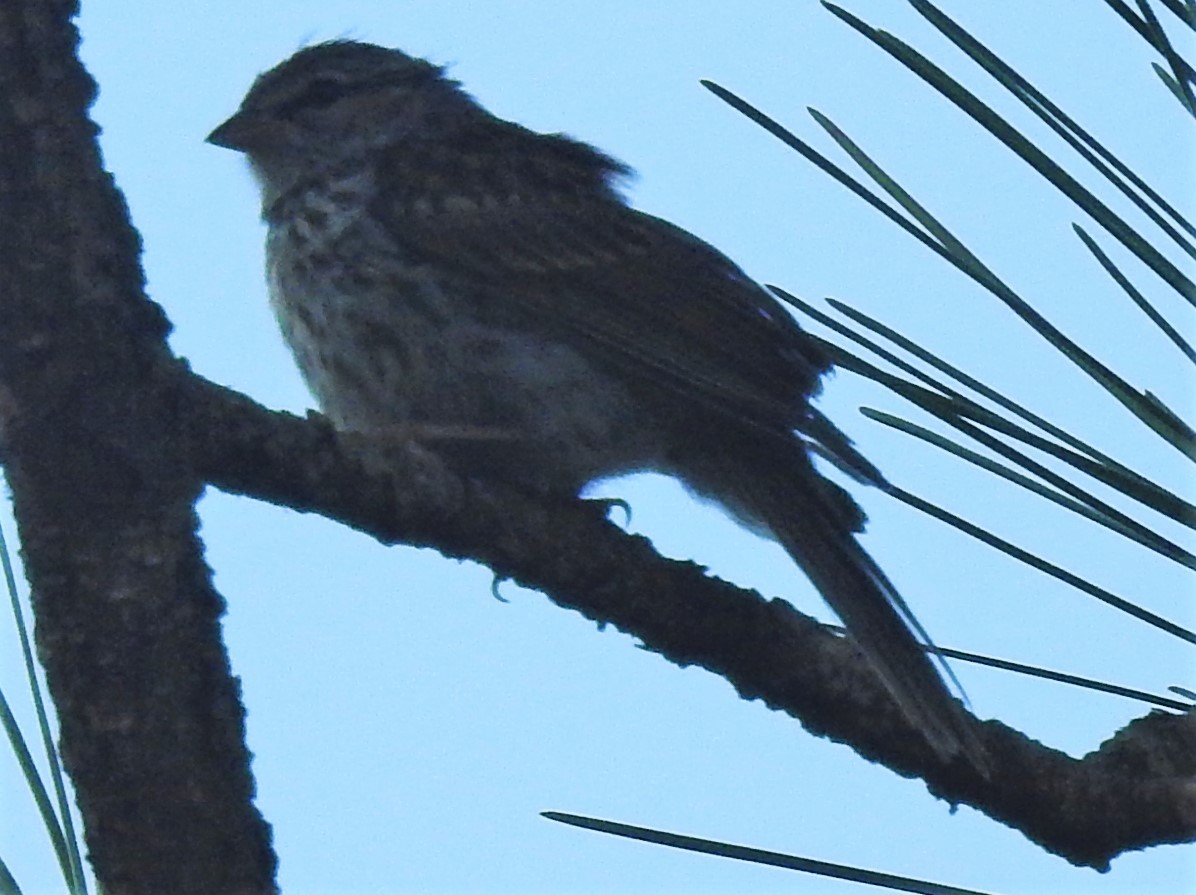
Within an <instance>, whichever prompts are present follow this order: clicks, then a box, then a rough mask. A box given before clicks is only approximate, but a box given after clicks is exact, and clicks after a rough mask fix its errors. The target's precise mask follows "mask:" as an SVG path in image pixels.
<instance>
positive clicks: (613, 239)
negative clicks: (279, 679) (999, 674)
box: [207, 40, 983, 766]
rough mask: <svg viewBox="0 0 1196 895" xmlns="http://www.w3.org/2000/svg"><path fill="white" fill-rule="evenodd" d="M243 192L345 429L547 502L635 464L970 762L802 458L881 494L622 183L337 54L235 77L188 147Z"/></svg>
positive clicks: (793, 380) (321, 388)
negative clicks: (397, 437)
mask: <svg viewBox="0 0 1196 895" xmlns="http://www.w3.org/2000/svg"><path fill="white" fill-rule="evenodd" d="M207 140H208V142H209V143H212V144H214V145H216V146H221V147H225V148H228V149H232V150H236V151H238V152H240V153H243V154H244V155H245V156H246V157H247V159H248V162H249V166H250V168H251V170H252V172H253V174H254V176H255V179H256V181H257V184H258V186H259V188H260V192H261V199H262V218H263V220H264V222H265V224H266V226H267V236H266V272H267V283H268V289H269V295H270V303H271V305H272V308H273V311H274V313H275V316H276V317H277V319H278V322H279V325H280V328H281V330H282V334H283V337H284V339H285V341H286V342H287V344H288V345H289V347H290V349H291V351H292V352H293V354H294V356H295V359H296V362H297V365H298V367H299V370H300V372H301V373H302V375H303V377H304V379H305V381H306V383H307V385H308V387H309V389H310V390H311V392H312V394H313V396H314V397H315V399H316V401H317V403H318V404H319V406H320V409H321V411H322V412H323V413H324V414H325V415H326V416H327V417H328V418H329V420H330V421H331V422H332V424H333V425H334V426H335V427H336V428H337V429H340V430H344V431H345V432H352V433H358V434H365V435H367V436H368V435H369V434H370V433H375V434H378V435H381V434H384V433H387V432H391V433H394V432H396V431H399V432H402V431H405V432H418V431H419V430H420V427H421V426H425V427H429V429H435V430H437V431H448V432H453V431H458V432H461V433H465V434H462V436H461V437H459V438H452V437H448V438H442V439H440V440H438V441H437V444H436V450H437V451H440V452H442V453H443V455H444V457H445V459H446V460H448V461H450V462H452V463H457V464H461V468H462V469H464V470H466V471H467V472H468V474H469V475H471V476H476V477H478V478H490V479H493V480H495V481H501V482H504V483H506V484H508V485H510V486H512V487H516V488H519V489H522V490H524V491H526V492H528V493H530V494H533V495H537V496H542V497H545V498H552V499H566V500H569V499H574V498H576V497H578V496H579V495H580V493H581V491H582V489H584V488H585V487H586V486H587V485H588V484H589V483H591V482H593V481H594V480H596V479H599V478H606V477H611V476H615V475H619V474H624V473H632V472H641V471H652V472H658V473H663V474H665V475H668V476H671V477H673V478H675V479H678V480H679V481H680V482H681V483H682V484H683V485H684V486H685V487H686V488H687V489H688V490H689V491H690V492H691V493H693V494H695V495H696V496H698V497H700V498H704V499H706V500H709V501H712V502H714V503H715V504H717V505H719V506H720V507H722V508H723V509H724V510H725V511H726V512H727V513H728V514H729V515H730V516H731V517H732V518H733V519H734V520H735V521H737V522H738V523H740V524H741V525H743V526H744V527H746V528H748V529H749V530H751V531H753V532H756V533H758V534H761V535H763V536H766V537H769V538H772V539H774V540H776V541H777V542H779V543H780V544H781V546H783V547H784V549H785V550H786V552H787V553H788V554H789V556H790V557H792V559H793V561H794V562H795V563H796V564H797V566H798V567H800V569H801V570H802V571H803V572H804V573H805V575H806V576H807V577H808V578H809V580H810V581H811V582H812V584H813V585H814V587H815V588H816V589H817V590H818V592H819V593H820V594H821V595H822V597H823V598H824V599H825V601H826V602H827V603H828V604H829V606H830V607H831V609H832V610H833V611H834V612H835V613H836V614H837V615H838V616H839V618H840V619H841V620H842V621H843V623H844V625H845V626H846V628H847V631H848V632H849V634H850V635H851V637H853V638H854V640H855V641H856V643H857V644H858V646H859V647H860V649H861V651H862V653H863V655H864V656H865V657H866V658H867V660H868V662H869V664H870V666H871V667H872V668H873V669H874V670H875V672H876V674H877V675H878V676H879V678H880V680H881V681H882V682H883V683H884V685H885V686H886V687H887V690H888V692H889V693H890V694H891V696H892V698H893V699H894V700H895V702H896V704H897V705H898V706H899V707H900V709H901V710H902V711H903V712H904V714H905V716H906V717H907V719H908V720H909V722H910V723H911V724H912V726H913V727H914V728H915V729H917V730H918V731H920V733H921V735H922V736H923V738H924V739H925V740H926V742H927V743H928V744H929V745H930V746H931V747H932V749H933V751H934V752H935V753H936V754H937V755H938V756H939V758H940V759H941V760H942V761H944V762H952V761H954V760H955V759H956V758H957V757H959V756H963V758H964V760H965V761H970V762H971V764H972V765H973V766H976V765H979V764H981V763H982V762H983V758H982V757H980V756H981V749H980V747H979V745H978V741H977V739H976V736H975V734H974V732H973V729H972V727H971V719H970V718H969V717H968V716H967V714H966V713H965V712H964V711H963V709H962V706H961V704H960V701H959V700H958V699H957V698H956V697H955V696H954V695H953V694H952V693H951V691H950V690H949V688H948V687H947V685H946V684H945V683H944V680H943V678H942V676H940V674H939V672H938V670H937V669H936V667H935V665H934V663H933V662H932V661H931V660H930V658H928V656H927V650H926V649H925V648H924V644H927V645H928V644H929V638H927V637H926V635H925V631H924V630H923V629H922V627H921V625H920V624H919V623H918V622H917V619H916V618H915V617H914V615H913V614H912V612H911V611H910V609H909V608H908V606H907V604H906V603H905V601H904V600H903V598H902V596H901V595H900V593H899V592H898V591H897V589H896V587H895V586H894V585H893V584H892V582H891V581H890V580H889V578H888V577H887V576H886V575H885V573H884V572H883V571H882V569H881V568H880V566H879V565H878V564H877V563H876V562H875V561H874V560H873V558H872V557H871V556H870V555H869V554H868V553H867V552H866V551H865V549H864V548H863V546H862V545H861V544H860V543H859V541H858V539H857V535H858V534H859V533H860V532H861V531H862V530H863V527H864V523H865V516H864V513H863V511H862V510H861V509H860V507H859V506H858V504H857V503H856V502H855V500H854V499H853V498H852V496H851V495H850V494H849V492H848V491H847V490H846V488H845V487H843V486H842V485H840V484H838V483H837V482H835V481H832V479H831V478H829V477H827V476H826V475H824V474H823V473H822V472H820V470H819V469H818V467H817V466H816V465H815V462H814V457H815V456H819V457H821V458H823V459H825V460H829V461H830V462H831V463H832V464H833V465H835V466H837V467H839V468H840V469H841V470H842V471H844V472H845V473H847V474H848V475H849V476H850V477H852V478H854V479H857V480H859V481H861V482H863V483H866V484H872V485H879V486H882V487H884V486H885V485H886V482H885V480H884V477H883V476H882V474H881V473H880V472H879V470H878V469H877V468H876V467H875V466H874V465H873V464H872V463H870V462H869V461H868V460H867V459H865V458H864V457H863V456H862V455H861V454H860V453H859V452H858V451H857V450H856V449H855V447H854V446H853V445H852V443H851V441H850V440H849V439H848V438H847V436H846V435H845V434H843V433H842V432H841V431H840V430H839V429H838V428H836V427H835V425H834V424H833V423H832V422H831V421H830V420H829V419H828V418H827V417H826V416H824V415H823V414H822V413H821V412H820V411H819V410H818V409H817V408H816V407H815V406H814V404H813V401H814V399H815V398H816V397H817V396H818V394H819V392H820V389H821V383H822V380H823V378H824V376H825V375H826V374H827V373H828V372H829V371H830V369H831V363H830V361H829V359H828V357H827V353H826V350H825V348H824V347H823V346H822V345H821V344H820V343H819V342H818V341H817V340H816V339H815V338H813V337H812V336H811V335H810V334H808V333H807V332H806V331H805V330H803V329H802V327H801V326H800V325H799V323H798V322H797V321H796V319H795V318H794V317H793V315H791V314H790V313H789V312H788V311H787V310H786V309H785V308H784V307H783V306H782V305H781V304H780V302H778V300H777V299H776V298H775V297H774V296H773V295H772V294H771V293H770V292H768V291H767V290H766V289H765V288H764V287H762V286H761V285H759V284H758V283H756V282H755V281H754V280H752V279H751V278H750V277H749V276H748V275H747V274H746V273H744V272H743V271H742V270H741V269H740V268H739V267H738V266H737V265H736V264H735V263H734V262H733V261H731V260H730V259H729V258H728V257H726V256H725V255H724V254H722V253H721V252H719V251H718V250H717V249H715V248H714V247H713V246H711V245H709V244H707V243H706V242H704V241H702V240H701V239H699V238H698V237H696V236H693V235H692V234H690V233H688V232H687V231H685V230H683V229H681V228H680V227H677V226H674V225H673V224H671V223H669V222H667V221H665V220H662V219H661V218H658V217H653V216H652V215H650V214H647V213H645V212H643V211H639V210H636V209H633V208H632V207H631V206H630V205H629V204H628V200H627V198H626V196H625V187H626V184H627V181H628V180H629V178H630V177H631V175H632V171H631V169H630V168H629V167H627V166H626V165H625V164H623V163H622V162H620V161H617V160H616V159H614V158H612V157H611V156H609V155H607V154H605V153H604V152H602V151H600V150H599V149H597V148H595V147H593V146H591V145H588V144H586V143H584V142H581V141H578V140H576V139H574V138H572V137H569V136H566V135H564V134H559V133H539V132H536V131H533V130H530V129H528V128H525V127H523V126H521V125H519V124H517V123H514V122H510V121H506V120H504V119H501V118H499V117H497V116H495V115H493V114H491V113H490V112H488V111H487V110H486V109H485V108H483V106H482V105H481V104H479V103H478V102H477V101H476V100H475V99H474V98H473V97H472V96H471V95H470V94H469V93H467V92H466V91H465V90H464V89H463V87H462V85H461V83H460V82H458V81H456V80H454V79H452V78H451V77H449V76H448V74H447V72H446V69H445V68H444V67H441V66H438V65H436V64H434V63H432V62H429V61H427V60H425V59H421V58H417V57H414V56H410V55H407V54H406V53H404V52H403V51H401V50H398V49H391V48H387V47H382V46H378V45H375V44H370V43H365V42H360V41H355V40H334V41H329V42H325V43H319V44H315V45H311V46H308V47H305V48H302V49H300V50H299V51H297V52H296V53H294V54H293V55H292V56H290V57H289V58H288V59H286V60H284V61H282V62H281V63H279V64H278V65H276V66H275V67H273V68H271V69H270V70H268V71H266V72H264V73H263V74H261V75H259V76H258V77H257V79H256V80H255V81H254V83H253V84H252V86H251V87H250V89H249V91H248V93H247V94H246V95H245V97H244V99H243V101H242V103H241V104H240V107H239V108H238V109H237V111H236V112H235V113H234V114H233V115H232V116H231V117H230V118H228V120H226V121H225V122H223V123H222V124H220V125H219V126H218V127H217V128H216V129H215V130H213V131H212V133H211V134H210V135H209V136H208V138H207Z"/></svg>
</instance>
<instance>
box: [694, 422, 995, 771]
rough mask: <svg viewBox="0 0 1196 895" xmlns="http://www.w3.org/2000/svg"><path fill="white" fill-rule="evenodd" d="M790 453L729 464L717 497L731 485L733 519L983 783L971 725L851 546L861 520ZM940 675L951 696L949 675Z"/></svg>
mask: <svg viewBox="0 0 1196 895" xmlns="http://www.w3.org/2000/svg"><path fill="white" fill-rule="evenodd" d="M790 444H791V447H790V446H785V447H782V446H780V445H777V444H769V445H767V446H764V447H763V451H762V456H761V457H760V458H759V459H760V462H759V463H758V464H745V463H744V462H743V457H742V455H739V456H737V457H736V462H734V463H733V464H732V463H726V464H722V463H719V464H718V465H719V467H720V468H719V470H718V471H717V473H716V476H717V478H718V479H719V480H721V482H722V488H720V489H719V490H723V489H725V488H726V487H727V484H728V479H730V480H731V481H732V482H734V484H732V485H731V487H730V490H731V491H733V492H734V493H735V495H736V501H735V502H736V503H737V504H738V506H733V507H731V509H732V511H733V512H737V513H739V514H742V515H744V516H746V517H748V518H753V517H754V519H755V520H758V522H759V523H762V524H763V525H764V526H765V527H767V528H768V529H769V530H770V531H771V532H772V534H773V536H774V537H775V538H776V539H777V541H779V542H780V544H781V545H782V546H783V547H784V548H785V550H786V551H787V552H788V553H789V554H790V556H791V557H792V558H793V559H794V561H795V562H796V563H797V564H798V565H799V566H800V567H801V569H802V570H803V571H804V572H805V574H806V576H807V577H808V578H809V579H810V581H811V582H812V583H813V584H814V586H815V587H816V588H817V589H818V591H819V593H821V594H822V597H823V599H825V600H826V602H827V603H828V604H829V605H830V607H831V608H832V609H833V610H834V611H835V613H836V614H837V615H838V616H839V618H840V619H842V621H843V624H844V625H845V626H846V627H847V630H848V631H849V632H850V633H851V636H852V637H853V638H854V639H855V640H856V642H857V643H858V644H859V646H860V648H861V649H862V651H863V653H864V654H865V656H867V658H868V659H869V661H870V662H871V664H872V666H873V667H874V668H875V669H876V671H877V673H878V674H879V676H880V678H881V680H882V681H883V682H884V683H885V685H886V687H887V688H888V689H889V691H890V692H891V693H892V695H893V698H894V699H895V700H896V702H897V704H898V705H899V706H900V708H901V709H902V711H903V712H904V713H905V715H906V716H907V717H908V718H909V720H910V721H911V722H912V723H913V724H914V725H916V726H917V727H918V729H919V730H921V731H922V733H923V735H924V736H925V737H926V739H927V741H928V742H929V743H930V745H931V746H932V747H933V748H934V749H935V751H936V752H937V753H938V754H939V755H940V756H941V757H943V758H944V760H950V759H951V758H953V757H954V756H956V755H959V754H962V755H963V756H964V757H965V758H966V759H967V760H968V761H969V762H970V763H971V764H972V765H974V766H975V767H976V769H977V770H979V771H981V772H982V773H987V768H988V760H987V755H986V753H985V750H984V748H983V746H982V744H981V743H980V741H979V739H978V738H977V736H976V734H975V732H974V730H973V727H972V721H971V719H970V718H969V717H968V716H967V714H966V713H965V712H964V710H963V708H962V706H961V705H960V702H959V701H958V700H957V699H955V698H954V697H953V696H952V695H951V693H950V692H949V691H948V689H947V687H946V686H945V684H944V683H943V679H942V678H941V677H940V676H939V674H938V672H937V671H936V669H935V666H934V664H933V663H932V662H931V660H930V659H929V657H928V655H927V652H928V650H929V651H930V652H934V647H933V644H932V643H931V641H930V638H929V636H928V635H927V634H926V631H925V629H924V628H923V627H922V625H921V624H920V623H919V622H918V620H917V619H916V618H915V617H914V614H913V612H912V611H911V610H910V608H909V605H908V604H907V603H906V602H905V600H904V599H902V597H901V595H900V593H898V591H897V589H896V588H895V587H894V586H893V584H892V582H890V581H889V579H888V577H887V576H886V575H885V574H884V572H883V570H882V569H881V568H880V566H878V565H877V563H876V562H875V560H873V559H872V557H871V556H869V555H868V553H867V551H865V550H864V548H863V547H862V546H860V544H859V542H858V541H857V540H856V538H855V532H856V531H858V530H859V529H860V528H862V525H863V522H864V515H863V513H862V512H861V511H860V509H859V507H858V506H856V504H855V501H854V500H852V498H851V497H850V495H848V494H847V492H846V491H845V490H843V489H842V488H840V487H839V486H838V485H836V484H834V483H833V482H830V481H829V480H827V479H825V478H823V477H822V476H820V475H819V474H818V472H817V471H816V470H815V469H814V467H813V464H812V463H811V462H810V460H809V458H808V456H807V455H806V454H805V451H804V449H803V447H802V446H801V444H800V443H799V442H796V441H795V442H792V443H790ZM785 455H787V456H785ZM725 493H726V491H724V494H725ZM717 496H718V498H719V499H720V501H722V502H724V503H726V501H725V500H724V499H723V495H717ZM919 641H921V642H919ZM941 661H942V660H941V658H940V662H941ZM942 665H943V668H944V670H945V671H946V673H947V675H948V676H949V678H950V679H951V681H952V682H953V683H954V684H955V685H956V687H957V688H958V680H956V679H955V676H954V674H952V673H951V671H950V669H949V668H947V667H946V663H945V662H943V663H942ZM960 692H961V694H962V689H960Z"/></svg>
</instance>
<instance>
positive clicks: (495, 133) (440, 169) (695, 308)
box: [373, 123, 828, 431]
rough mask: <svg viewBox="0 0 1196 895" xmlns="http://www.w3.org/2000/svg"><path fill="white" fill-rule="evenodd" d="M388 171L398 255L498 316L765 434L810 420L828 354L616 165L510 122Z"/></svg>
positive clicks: (401, 160) (380, 210)
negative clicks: (449, 278) (466, 285)
mask: <svg viewBox="0 0 1196 895" xmlns="http://www.w3.org/2000/svg"><path fill="white" fill-rule="evenodd" d="M380 170H381V184H380V185H381V189H380V193H379V195H380V198H379V200H378V204H377V206H376V207H375V208H374V209H373V211H374V213H375V216H376V217H377V218H378V219H380V220H381V221H382V222H383V223H384V224H385V226H387V227H388V229H389V230H390V233H391V235H392V236H393V237H394V239H395V241H396V243H397V245H398V246H399V250H400V251H401V252H403V253H404V255H405V257H406V258H407V259H408V260H413V261H428V262H432V263H439V264H443V265H444V266H445V267H447V268H448V269H451V270H454V271H458V272H460V273H461V274H462V275H464V276H468V277H469V278H470V280H471V281H472V284H473V285H474V286H475V287H478V289H479V292H478V294H479V295H480V296H481V299H480V300H484V301H489V302H493V303H494V304H493V308H491V309H489V311H491V312H493V313H495V314H500V315H501V314H504V313H505V314H507V315H514V316H516V317H517V318H518V319H520V320H522V321H523V322H524V325H527V326H529V327H534V328H541V329H545V330H548V331H552V330H556V331H559V332H561V333H564V334H566V335H567V337H568V338H569V339H570V340H571V341H572V342H573V344H576V345H578V347H579V349H580V350H582V351H583V352H585V353H587V354H589V355H590V356H591V357H593V358H597V359H599V360H600V362H602V363H616V364H619V365H622V366H624V367H625V368H634V371H635V372H636V373H640V374H647V375H651V374H655V376H654V377H653V378H654V379H656V380H658V381H661V382H662V384H664V385H666V386H671V387H672V388H673V389H674V390H680V391H682V392H684V393H685V394H687V395H691V396H696V397H698V398H700V399H702V398H704V399H706V400H707V401H709V402H711V403H713V404H715V405H716V406H719V407H720V408H722V409H723V410H725V411H727V412H730V413H733V414H735V415H737V416H740V417H744V418H746V419H747V420H748V421H749V422H752V423H754V424H756V425H758V426H763V427H765V428H768V429H771V430H774V431H776V430H786V431H787V430H789V429H792V428H793V427H794V426H796V425H797V424H798V423H799V422H800V420H801V417H802V414H803V412H804V410H803V408H804V406H805V401H804V398H805V397H806V396H808V395H810V394H813V393H814V392H816V391H817V388H818V380H819V377H820V375H821V374H822V373H823V372H824V371H825V370H826V368H827V366H828V365H827V362H826V360H825V358H824V357H823V355H822V353H821V352H820V351H819V350H818V349H817V347H816V346H815V344H814V343H813V341H812V340H811V339H809V338H808V337H807V336H806V335H805V333H803V332H802V330H801V329H800V327H798V325H797V324H796V322H795V321H794V320H793V318H792V317H790V315H789V314H788V313H787V312H786V311H785V310H784V309H783V308H782V307H781V306H780V305H779V303H777V302H776V301H775V300H774V299H773V298H772V296H770V295H769V294H768V293H767V292H765V291H764V290H763V289H762V288H761V287H759V286H758V285H757V284H755V283H753V282H752V281H751V280H750V279H748V277H747V276H746V275H745V274H744V273H743V272H742V271H741V270H740V269H739V268H738V267H737V266H736V265H735V264H734V263H733V262H731V261H730V260H729V259H727V258H726V257H725V256H724V255H722V254H721V253H719V252H718V251H717V250H716V249H714V248H712V247H711V246H709V245H707V244H706V243H704V242H702V241H701V240H699V239H697V238H696V237H694V236H692V235H690V234H689V233H686V232H685V231H684V230H681V229H680V228H678V227H675V226H673V225H671V224H669V223H667V222H666V221H662V220H660V219H658V218H655V217H652V216H650V215H647V214H643V213H641V212H638V211H635V210H633V209H631V208H628V207H627V205H626V204H625V203H624V201H623V199H622V198H621V197H620V196H619V194H618V193H617V192H616V191H615V190H614V189H613V188H612V186H611V184H610V181H611V180H612V179H613V178H615V177H617V176H619V175H621V174H625V173H627V171H626V169H624V168H622V167H621V166H619V165H618V163H617V162H614V161H612V160H610V159H608V158H607V157H606V156H603V155H602V154H601V153H599V152H598V151H597V150H594V149H592V148H590V147H588V146H585V145H584V144H581V143H576V142H574V141H572V140H568V139H567V138H564V137H558V136H543V135H537V134H533V133H532V132H530V131H526V130H524V129H523V128H520V127H518V126H516V125H510V124H506V123H500V124H498V125H488V126H485V127H481V128H479V130H478V131H477V132H472V133H467V134H463V135H461V136H460V137H458V138H457V139H456V140H454V141H453V142H451V143H449V144H448V145H446V144H445V142H444V141H437V142H436V143H429V144H427V145H426V146H422V145H419V144H415V145H412V144H411V143H405V144H404V145H403V146H402V148H401V149H396V150H392V151H391V152H389V153H388V154H386V155H385V156H384V157H383V158H382V161H381V168H380ZM587 349H589V350H587Z"/></svg>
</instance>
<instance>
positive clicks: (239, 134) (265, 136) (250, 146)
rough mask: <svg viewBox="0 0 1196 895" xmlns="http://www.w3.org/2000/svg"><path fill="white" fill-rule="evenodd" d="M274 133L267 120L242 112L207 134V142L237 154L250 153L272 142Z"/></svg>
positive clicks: (272, 126) (273, 127) (271, 125)
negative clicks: (232, 150) (233, 150)
mask: <svg viewBox="0 0 1196 895" xmlns="http://www.w3.org/2000/svg"><path fill="white" fill-rule="evenodd" d="M276 131H277V128H276V127H275V126H274V125H273V123H272V122H271V121H269V120H268V119H264V118H261V117H260V116H257V115H254V114H253V113H252V112H246V111H244V110H242V111H239V112H237V113H236V114H235V115H233V116H232V117H231V118H229V119H228V120H227V121H225V122H224V123H223V124H221V125H220V126H219V127H217V128H216V129H215V130H214V131H212V132H211V133H210V134H208V137H207V142H208V143H211V144H212V145H213V146H222V147H224V148H225V149H235V150H236V151H237V152H250V151H252V150H254V149H257V148H262V147H265V146H267V145H268V144H269V143H270V142H272V138H273V137H274V136H275V133H276Z"/></svg>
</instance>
